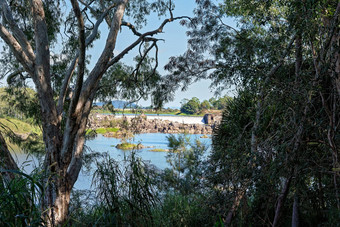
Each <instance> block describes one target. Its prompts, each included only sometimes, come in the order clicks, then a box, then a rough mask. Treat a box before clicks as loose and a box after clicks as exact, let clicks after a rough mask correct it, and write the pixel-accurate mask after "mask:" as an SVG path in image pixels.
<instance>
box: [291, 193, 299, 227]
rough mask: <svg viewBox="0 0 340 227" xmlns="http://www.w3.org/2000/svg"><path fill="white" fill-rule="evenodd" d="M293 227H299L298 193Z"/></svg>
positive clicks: (294, 208)
mask: <svg viewBox="0 0 340 227" xmlns="http://www.w3.org/2000/svg"><path fill="white" fill-rule="evenodd" d="M292 227H299V197H298V195H297V193H295V196H294V203H293V213H292Z"/></svg>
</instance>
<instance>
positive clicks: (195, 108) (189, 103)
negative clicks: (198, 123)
mask: <svg viewBox="0 0 340 227" xmlns="http://www.w3.org/2000/svg"><path fill="white" fill-rule="evenodd" d="M231 100H232V98H231V97H229V96H224V97H222V98H219V99H215V98H211V99H209V101H208V100H204V101H202V103H201V102H200V100H199V99H198V98H196V97H193V98H191V99H190V100H188V99H184V100H183V101H182V106H181V109H180V111H181V114H188V115H198V116H201V115H204V114H205V113H206V112H208V111H209V112H211V111H214V110H215V111H216V110H223V109H225V108H226V107H227V105H228V103H229V102H230V101H231Z"/></svg>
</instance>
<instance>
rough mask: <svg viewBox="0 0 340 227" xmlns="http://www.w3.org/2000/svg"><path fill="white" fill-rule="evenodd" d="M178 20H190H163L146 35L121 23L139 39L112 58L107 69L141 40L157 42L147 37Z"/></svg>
mask: <svg viewBox="0 0 340 227" xmlns="http://www.w3.org/2000/svg"><path fill="white" fill-rule="evenodd" d="M180 19H190V17H187V16H182V17H175V18H169V19H165V20H164V21H163V22H162V24H161V25H160V26H159V27H158V28H157V29H155V30H153V31H149V32H146V33H143V34H141V33H140V32H138V31H137V30H136V29H135V27H134V26H133V25H132V24H130V23H127V22H124V24H123V23H122V25H123V26H127V27H129V28H130V29H131V30H132V32H133V33H134V34H135V35H136V36H139V38H138V39H137V40H136V41H135V42H134V43H132V44H131V45H130V46H128V47H127V48H125V49H124V50H123V51H122V52H121V53H120V54H118V55H117V56H116V57H114V58H113V59H112V60H111V61H110V62H109V63H108V65H107V68H109V67H110V66H112V65H113V64H115V63H117V62H118V61H119V60H120V59H122V58H123V57H124V55H126V54H127V53H128V52H129V51H130V50H132V49H133V48H135V47H136V46H137V45H138V44H139V43H140V42H142V41H143V40H145V41H154V40H158V39H155V38H152V37H148V36H154V35H156V34H158V33H161V32H163V28H164V26H165V25H166V24H167V23H169V22H172V21H175V20H180Z"/></svg>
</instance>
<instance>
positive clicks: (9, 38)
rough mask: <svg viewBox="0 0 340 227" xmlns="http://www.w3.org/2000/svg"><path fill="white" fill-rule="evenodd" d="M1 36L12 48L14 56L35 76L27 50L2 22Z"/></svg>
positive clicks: (0, 26) (0, 27)
mask: <svg viewBox="0 0 340 227" xmlns="http://www.w3.org/2000/svg"><path fill="white" fill-rule="evenodd" d="M0 37H1V38H2V39H3V40H4V41H5V42H6V43H7V45H8V46H9V47H10V48H11V50H12V51H13V54H14V56H15V57H16V58H17V59H18V61H19V62H20V63H21V64H22V65H23V67H24V68H25V70H26V71H27V72H28V73H29V74H30V75H31V76H32V77H33V76H34V67H33V62H32V61H31V60H30V58H29V57H28V56H27V55H26V54H25V51H24V50H23V49H22V47H21V45H20V44H19V43H18V41H17V40H16V39H15V38H14V37H13V35H12V34H11V33H10V32H9V31H8V30H7V29H6V28H5V27H4V26H3V25H2V24H0Z"/></svg>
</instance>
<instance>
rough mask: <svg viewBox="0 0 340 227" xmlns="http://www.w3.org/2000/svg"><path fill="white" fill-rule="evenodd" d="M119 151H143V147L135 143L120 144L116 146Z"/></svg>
mask: <svg viewBox="0 0 340 227" xmlns="http://www.w3.org/2000/svg"><path fill="white" fill-rule="evenodd" d="M116 148H117V149H121V150H134V149H137V150H138V149H142V148H143V145H141V144H133V143H120V144H117V145H116Z"/></svg>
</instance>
